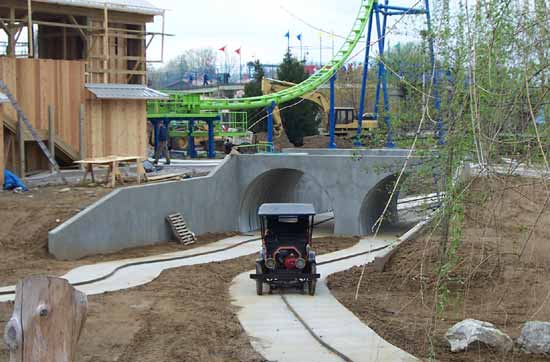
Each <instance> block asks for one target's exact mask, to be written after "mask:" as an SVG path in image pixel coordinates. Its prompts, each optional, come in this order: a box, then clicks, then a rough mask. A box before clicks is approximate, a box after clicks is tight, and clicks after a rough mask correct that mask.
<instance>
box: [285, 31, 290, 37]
mask: <svg viewBox="0 0 550 362" xmlns="http://www.w3.org/2000/svg"><path fill="white" fill-rule="evenodd" d="M285 38H289V39H290V31H288V32H287V33H286V34H285Z"/></svg>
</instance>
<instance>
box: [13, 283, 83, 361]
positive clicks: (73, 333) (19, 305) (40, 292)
mask: <svg viewBox="0 0 550 362" xmlns="http://www.w3.org/2000/svg"><path fill="white" fill-rule="evenodd" d="M87 310H88V301H87V297H86V295H85V294H84V293H82V292H80V291H78V290H76V289H75V288H73V287H72V286H71V285H70V284H69V282H68V281H67V280H65V279H59V278H52V277H45V276H33V277H29V278H26V279H24V280H23V281H20V282H19V283H18V284H17V287H16V296H15V306H14V311H13V315H12V318H11V319H10V321H9V322H8V324H7V325H6V329H5V334H4V340H5V342H6V344H7V345H8V350H9V352H10V362H39V361H40V362H74V361H75V360H76V358H75V356H76V346H77V344H78V340H79V339H80V335H81V333H82V329H83V327H84V323H85V322H86V313H87Z"/></svg>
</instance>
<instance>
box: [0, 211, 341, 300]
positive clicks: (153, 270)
mask: <svg viewBox="0 0 550 362" xmlns="http://www.w3.org/2000/svg"><path fill="white" fill-rule="evenodd" d="M332 217H333V215H332V214H331V213H327V214H321V215H319V216H318V217H317V218H316V220H317V222H323V224H321V225H319V227H318V228H317V229H316V230H315V234H314V237H316V238H319V237H325V236H329V235H332V229H333V228H334V223H333V222H332V221H331V220H332ZM327 221H328V222H327ZM259 236H260V234H259V233H258V232H256V233H249V234H247V235H239V236H234V237H231V238H227V239H223V240H220V241H217V242H214V243H211V244H208V245H205V246H201V247H198V248H194V249H190V250H185V251H178V252H173V253H166V254H161V255H153V256H148V257H143V258H134V259H123V260H116V261H109V262H104V263H99V264H91V265H84V266H81V267H78V268H76V269H73V270H71V271H69V272H68V273H67V274H65V275H63V276H62V278H65V279H67V280H68V281H69V282H70V283H71V284H73V285H75V284H82V283H86V282H90V281H94V280H97V279H102V278H105V277H108V278H107V279H105V280H99V281H97V282H94V283H90V284H86V285H81V286H77V287H76V288H77V289H78V290H81V291H83V292H84V293H86V294H87V295H94V294H101V293H105V292H113V291H117V290H122V289H128V288H132V287H136V286H139V285H143V284H147V283H150V282H151V281H153V280H155V279H156V278H158V277H159V275H160V274H161V273H162V272H163V271H164V270H167V269H172V268H178V267H182V266H188V265H196V264H205V263H211V262H217V261H224V260H229V259H235V258H238V257H241V256H245V255H250V254H254V253H257V252H259V250H260V247H261V243H260V241H259V240H257V241H253V242H250V243H246V244H243V245H239V246H236V245H238V244H239V243H242V242H244V241H247V240H250V239H254V238H259ZM231 247H234V248H231ZM226 248H231V249H229V250H225V251H222V252H219V253H215V254H208V255H201V256H194V257H190V258H186V259H179V260H172V259H174V258H181V257H189V256H193V255H197V254H203V253H209V252H213V251H216V250H220V249H226ZM159 259H160V260H161V261H159V262H155V263H152V264H141V265H132V266H129V267H125V266H126V265H128V264H136V263H147V262H150V261H158V260H159ZM162 260H166V261H162ZM120 268H122V269H120ZM118 269H120V270H118ZM115 271H116V273H115ZM112 273H114V274H113V275H112V276H110V274H112ZM14 291H15V286H14V285H11V286H7V287H1V288H0V302H6V301H12V300H14V298H15V296H14V295H13V294H11V295H1V294H2V293H6V292H10V293H11V292H14Z"/></svg>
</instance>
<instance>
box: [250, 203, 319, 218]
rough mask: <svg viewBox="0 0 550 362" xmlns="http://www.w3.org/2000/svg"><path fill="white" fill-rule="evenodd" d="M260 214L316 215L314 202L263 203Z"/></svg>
mask: <svg viewBox="0 0 550 362" xmlns="http://www.w3.org/2000/svg"><path fill="white" fill-rule="evenodd" d="M258 215H260V216H279V215H282V216H301V215H315V207H313V205H312V204H263V205H262V206H260V210H259V211H258Z"/></svg>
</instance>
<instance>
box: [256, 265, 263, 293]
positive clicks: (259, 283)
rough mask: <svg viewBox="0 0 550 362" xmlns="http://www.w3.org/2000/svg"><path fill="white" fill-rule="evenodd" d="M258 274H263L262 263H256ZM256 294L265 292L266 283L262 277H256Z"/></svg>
mask: <svg viewBox="0 0 550 362" xmlns="http://www.w3.org/2000/svg"><path fill="white" fill-rule="evenodd" d="M256 274H258V275H261V274H263V271H262V265H261V264H260V263H256ZM256 294H258V295H262V294H264V283H263V281H262V280H261V279H256Z"/></svg>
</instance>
